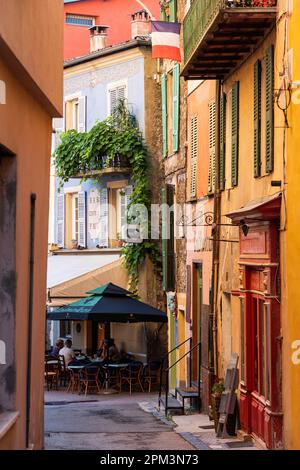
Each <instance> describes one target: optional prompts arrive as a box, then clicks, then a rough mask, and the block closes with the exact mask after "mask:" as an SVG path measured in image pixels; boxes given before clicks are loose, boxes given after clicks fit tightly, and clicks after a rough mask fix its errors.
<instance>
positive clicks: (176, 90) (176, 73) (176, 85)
mask: <svg viewBox="0 0 300 470" xmlns="http://www.w3.org/2000/svg"><path fill="white" fill-rule="evenodd" d="M179 94H180V66H179V64H176V65H175V67H174V68H173V123H172V125H173V133H172V136H173V145H172V148H173V152H178V150H179Z"/></svg>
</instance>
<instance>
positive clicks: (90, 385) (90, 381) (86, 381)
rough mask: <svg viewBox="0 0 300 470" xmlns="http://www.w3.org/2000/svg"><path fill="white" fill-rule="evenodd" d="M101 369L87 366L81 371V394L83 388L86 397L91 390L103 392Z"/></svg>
mask: <svg viewBox="0 0 300 470" xmlns="http://www.w3.org/2000/svg"><path fill="white" fill-rule="evenodd" d="M99 373H100V369H99V367H95V366H86V367H84V368H83V369H81V371H80V374H79V394H80V392H81V388H84V391H85V396H86V395H87V392H88V391H89V390H90V389H94V390H95V389H97V391H98V392H100V390H101V382H100V380H99Z"/></svg>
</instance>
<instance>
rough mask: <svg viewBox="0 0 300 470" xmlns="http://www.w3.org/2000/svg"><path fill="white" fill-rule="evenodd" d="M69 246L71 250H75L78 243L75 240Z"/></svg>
mask: <svg viewBox="0 0 300 470" xmlns="http://www.w3.org/2000/svg"><path fill="white" fill-rule="evenodd" d="M71 246H72V250H76V249H77V247H78V241H77V240H71Z"/></svg>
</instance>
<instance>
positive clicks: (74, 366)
mask: <svg viewBox="0 0 300 470" xmlns="http://www.w3.org/2000/svg"><path fill="white" fill-rule="evenodd" d="M78 362H79V361H78ZM89 366H94V367H102V368H103V370H104V390H102V391H101V393H103V394H104V395H109V394H113V393H118V390H116V389H115V388H109V387H108V372H109V369H123V368H125V367H128V366H129V363H127V362H126V363H121V364H107V363H103V362H101V361H99V360H97V359H92V360H91V361H90V362H89V363H87V362H85V363H82V364H72V365H69V366H68V369H71V370H75V371H78V372H79V371H80V370H81V369H83V368H84V367H89Z"/></svg>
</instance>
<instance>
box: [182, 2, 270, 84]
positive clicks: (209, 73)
mask: <svg viewBox="0 0 300 470" xmlns="http://www.w3.org/2000/svg"><path fill="white" fill-rule="evenodd" d="M276 12H277V0H194V1H193V3H192V6H191V8H190V10H189V12H188V13H187V15H186V17H185V19H184V22H183V33H184V68H183V71H182V76H184V77H185V78H187V79H219V80H223V79H224V78H226V76H227V75H229V74H230V73H232V72H233V71H234V70H235V69H236V68H237V67H238V66H239V65H241V63H242V62H243V61H244V60H245V59H246V58H247V57H248V56H249V55H251V54H252V53H253V51H255V49H257V47H258V46H259V45H260V43H261V42H262V41H263V39H264V38H265V37H266V35H267V34H268V33H269V32H270V31H271V29H272V28H273V27H274V26H275V24H276Z"/></svg>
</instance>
